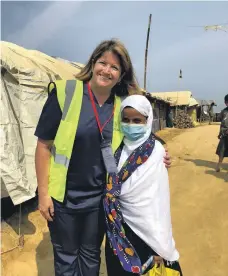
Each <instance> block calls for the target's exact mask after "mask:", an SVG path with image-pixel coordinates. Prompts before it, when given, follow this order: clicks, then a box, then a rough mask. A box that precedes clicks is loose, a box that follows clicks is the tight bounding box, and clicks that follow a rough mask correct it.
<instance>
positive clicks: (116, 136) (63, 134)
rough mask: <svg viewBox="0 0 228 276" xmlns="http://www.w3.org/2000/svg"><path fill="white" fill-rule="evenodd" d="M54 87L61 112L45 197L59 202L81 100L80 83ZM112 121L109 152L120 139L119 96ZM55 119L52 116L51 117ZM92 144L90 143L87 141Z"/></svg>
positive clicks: (70, 82)
mask: <svg viewBox="0 0 228 276" xmlns="http://www.w3.org/2000/svg"><path fill="white" fill-rule="evenodd" d="M51 85H55V87H56V90H57V98H58V102H59V105H60V108H61V110H62V118H61V122H60V125H59V128H58V131H57V134H56V137H55V140H54V143H53V146H52V149H51V153H52V155H51V163H50V170H49V183H48V194H49V195H50V196H51V197H53V198H54V199H56V200H58V201H60V202H63V200H64V196H65V190H66V178H67V171H68V167H69V164H70V159H71V155H72V150H73V145H74V141H75V135H76V132H77V128H78V122H79V117H80V112H81V106H82V98H83V82H82V81H79V80H58V81H55V83H52V84H51ZM50 87H51V86H50ZM114 105H115V111H114V118H113V136H112V150H113V153H114V152H115V151H116V150H117V148H118V147H119V146H120V144H121V142H122V140H123V134H122V132H121V131H120V122H119V120H120V105H121V99H120V97H117V96H115V103H114ZM53 116H55V114H53ZM91 142H92V141H91Z"/></svg>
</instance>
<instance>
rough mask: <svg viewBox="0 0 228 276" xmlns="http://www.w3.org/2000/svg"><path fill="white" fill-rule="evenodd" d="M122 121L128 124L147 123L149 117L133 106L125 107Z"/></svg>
mask: <svg viewBox="0 0 228 276" xmlns="http://www.w3.org/2000/svg"><path fill="white" fill-rule="evenodd" d="M122 122H123V123H126V124H146V122H147V118H146V117H145V116H143V115H142V114H141V113H140V112H138V111H137V110H136V109H134V108H132V107H125V108H124V110H123V114H122Z"/></svg>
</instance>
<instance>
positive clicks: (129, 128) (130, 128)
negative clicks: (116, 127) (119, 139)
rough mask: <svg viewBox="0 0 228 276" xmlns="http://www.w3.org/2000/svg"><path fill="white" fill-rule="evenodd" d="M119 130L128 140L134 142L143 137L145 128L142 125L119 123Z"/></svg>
mask: <svg viewBox="0 0 228 276" xmlns="http://www.w3.org/2000/svg"><path fill="white" fill-rule="evenodd" d="M121 130H122V132H123V134H124V136H125V137H126V138H127V139H128V140H130V141H136V140H138V139H140V138H142V137H143V135H144V134H145V133H146V130H147V128H146V125H144V124H127V123H121Z"/></svg>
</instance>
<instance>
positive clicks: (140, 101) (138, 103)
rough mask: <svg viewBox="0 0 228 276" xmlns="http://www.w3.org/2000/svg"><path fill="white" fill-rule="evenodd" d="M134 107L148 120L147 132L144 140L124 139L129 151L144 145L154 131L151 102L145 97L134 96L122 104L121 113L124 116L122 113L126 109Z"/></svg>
mask: <svg viewBox="0 0 228 276" xmlns="http://www.w3.org/2000/svg"><path fill="white" fill-rule="evenodd" d="M127 106H129V107H132V108H134V109H136V110H137V111H138V112H139V113H141V114H142V115H143V116H146V117H148V118H147V124H146V126H147V131H146V133H145V134H144V136H143V137H142V138H140V139H139V140H137V141H130V140H128V139H127V138H126V137H125V138H124V144H125V145H126V147H127V148H128V150H130V151H133V150H134V149H136V148H137V147H139V146H140V145H141V144H143V143H144V142H145V141H146V140H147V139H148V138H149V136H150V134H151V131H152V124H153V109H152V106H151V104H150V102H149V101H148V100H147V98H146V97H145V96H142V95H132V96H129V97H127V98H126V99H125V100H124V101H123V102H122V104H121V107H120V113H121V116H122V112H123V110H124V108H125V107H127Z"/></svg>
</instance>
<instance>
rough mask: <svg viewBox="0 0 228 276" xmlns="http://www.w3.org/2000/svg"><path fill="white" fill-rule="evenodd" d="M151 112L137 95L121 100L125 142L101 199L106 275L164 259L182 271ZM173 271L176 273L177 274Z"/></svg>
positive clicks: (138, 270) (142, 269)
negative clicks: (104, 219)
mask: <svg viewBox="0 0 228 276" xmlns="http://www.w3.org/2000/svg"><path fill="white" fill-rule="evenodd" d="M152 122H153V111H152V107H151V104H150V102H149V101H148V100H147V99H146V97H144V96H141V95H132V96H129V97H127V98H126V99H125V100H124V101H123V102H122V104H121V129H122V132H123V133H124V136H125V137H124V140H123V143H122V144H121V146H120V147H119V148H118V149H117V151H116V152H115V160H116V164H117V172H116V173H111V174H109V176H108V181H107V183H108V184H107V185H106V189H105V197H104V200H103V204H104V210H105V218H106V226H107V240H106V241H107V242H106V263H107V271H108V276H116V275H118V276H125V275H142V274H145V273H146V272H147V271H149V270H150V268H151V267H152V266H153V265H154V264H155V263H157V264H159V263H162V262H163V263H164V265H165V266H166V267H169V269H171V270H174V271H176V273H177V275H180V276H181V275H182V272H181V268H180V266H179V263H178V259H179V253H178V251H177V250H176V248H175V242H174V239H173V236H172V225H171V216H170V194H169V179H168V172H167V169H166V167H165V166H164V163H163V160H162V159H163V156H164V153H165V149H164V147H163V146H162V144H161V143H160V142H159V141H157V140H155V138H154V135H153V134H152ZM175 275H176V274H175Z"/></svg>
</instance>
